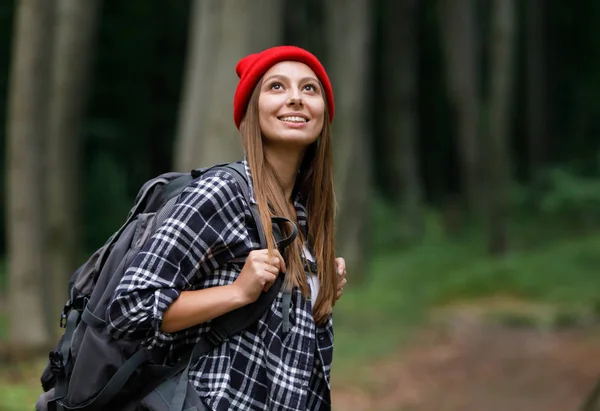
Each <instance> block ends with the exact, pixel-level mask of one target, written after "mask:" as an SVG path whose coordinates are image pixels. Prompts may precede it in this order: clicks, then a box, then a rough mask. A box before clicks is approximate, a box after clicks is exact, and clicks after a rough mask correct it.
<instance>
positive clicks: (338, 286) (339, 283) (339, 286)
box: [337, 277, 348, 290]
mask: <svg viewBox="0 0 600 411" xmlns="http://www.w3.org/2000/svg"><path fill="white" fill-rule="evenodd" d="M347 282H348V280H347V279H346V277H344V278H342V279H341V280H340V281H338V285H337V289H338V290H343V289H344V286H345V285H346V283H347Z"/></svg>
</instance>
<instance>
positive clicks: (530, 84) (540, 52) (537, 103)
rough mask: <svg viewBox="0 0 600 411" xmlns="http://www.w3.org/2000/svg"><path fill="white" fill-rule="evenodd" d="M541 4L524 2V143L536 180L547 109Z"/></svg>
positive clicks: (545, 141)
mask: <svg viewBox="0 0 600 411" xmlns="http://www.w3.org/2000/svg"><path fill="white" fill-rule="evenodd" d="M545 5H546V2H545V1H544V0H529V1H528V2H527V141H528V146H529V177H530V179H533V180H535V178H536V175H537V174H538V173H539V172H540V170H541V169H542V168H543V167H544V163H545V161H546V145H547V144H548V139H547V127H546V124H547V117H546V116H547V108H546V64H545V55H546V53H545V42H544V38H545V33H544V15H545V13H544V11H545Z"/></svg>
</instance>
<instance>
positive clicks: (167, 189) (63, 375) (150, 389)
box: [36, 162, 297, 411]
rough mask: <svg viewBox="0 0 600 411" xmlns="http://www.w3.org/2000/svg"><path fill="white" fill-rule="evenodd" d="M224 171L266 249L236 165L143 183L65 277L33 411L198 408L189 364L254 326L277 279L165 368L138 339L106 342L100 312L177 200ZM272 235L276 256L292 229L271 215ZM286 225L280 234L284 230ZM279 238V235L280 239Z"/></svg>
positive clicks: (161, 353) (157, 352)
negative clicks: (120, 218) (117, 220)
mask: <svg viewBox="0 0 600 411" xmlns="http://www.w3.org/2000/svg"><path fill="white" fill-rule="evenodd" d="M215 168H220V169H223V170H226V171H228V172H230V174H231V175H233V176H234V177H235V178H236V180H237V182H238V183H239V185H240V187H242V191H243V193H244V196H245V197H246V202H247V203H248V204H249V206H250V211H251V214H252V217H253V218H252V220H253V221H251V222H249V224H254V225H255V227H256V228H257V231H258V233H259V237H260V243H261V248H263V249H264V248H266V247H267V242H266V238H265V233H264V230H263V227H262V225H261V221H260V218H259V215H258V209H257V207H256V204H253V203H252V202H251V201H250V199H249V197H250V194H249V187H248V181H247V180H246V173H245V171H244V166H243V164H241V163H239V162H238V163H231V164H218V165H216V166H213V167H209V168H203V169H196V170H193V171H192V172H191V173H175V172H171V173H166V174H162V175H160V176H158V177H156V178H153V179H151V180H149V181H147V182H146V183H145V184H144V185H143V186H142V188H141V189H140V191H139V193H138V194H137V196H136V199H135V202H134V206H133V207H132V209H131V210H130V212H129V213H128V215H127V219H126V221H125V223H124V224H123V225H122V226H121V228H120V229H119V230H118V231H117V232H116V233H114V234H113V235H112V236H111V237H110V238H109V239H108V241H107V242H106V243H105V244H104V246H102V247H101V248H100V249H98V250H97V251H96V252H95V253H94V254H93V255H92V256H91V257H90V258H89V259H88V260H87V262H85V263H84V264H83V265H82V266H81V267H80V268H79V269H77V270H76V271H75V273H74V274H73V275H72V277H71V279H70V281H69V284H68V290H69V300H68V301H67V303H66V304H65V306H64V309H63V311H62V313H61V317H60V325H61V327H63V328H64V329H65V331H64V334H63V335H62V336H61V338H60V340H59V341H58V344H57V346H56V348H55V350H53V351H51V352H50V354H49V361H48V364H47V366H46V368H45V370H44V371H43V373H42V376H41V383H42V388H43V389H44V393H43V394H42V395H41V396H40V398H39V399H38V402H37V404H36V410H38V411H46V410H48V411H54V410H56V411H63V410H64V411H66V410H77V411H98V410H104V409H111V410H115V411H116V410H136V409H138V406H139V405H140V404H142V405H143V406H144V407H146V409H150V410H162V409H165V410H177V411H181V410H183V408H184V406H185V407H186V411H188V410H198V411H199V410H203V409H205V408H203V406H202V405H201V404H200V401H199V399H197V398H195V397H197V396H196V395H195V391H194V390H193V388H190V389H188V386H191V385H190V383H189V382H188V380H187V374H188V373H187V370H188V367H189V366H190V364H191V363H192V361H193V360H194V359H196V358H197V357H199V356H200V355H202V354H204V353H206V352H208V351H209V350H211V349H212V348H214V347H217V346H219V345H220V344H221V343H223V342H224V341H225V339H227V338H228V337H229V336H232V335H235V334H237V333H239V332H241V331H242V330H244V329H246V328H248V327H250V326H251V325H253V324H254V323H256V322H257V321H258V319H259V318H260V317H261V316H262V314H263V313H264V312H265V311H266V310H267V308H269V307H270V305H271V303H272V302H273V300H274V299H275V297H276V296H277V294H278V292H279V290H280V288H281V285H282V283H283V275H279V276H278V278H277V280H276V281H275V283H274V284H273V286H272V287H271V288H270V289H269V291H268V292H265V293H262V295H261V296H260V297H259V298H258V300H257V301H255V302H254V303H252V304H249V305H247V306H245V307H241V308H238V309H236V310H234V311H231V312H229V313H226V314H225V315H223V316H221V317H218V318H215V319H214V320H212V323H211V329H210V331H209V332H208V333H207V335H205V336H203V338H202V339H201V340H200V341H199V342H198V343H197V344H196V345H195V346H194V347H193V348H191V349H189V350H188V351H187V352H185V353H184V354H183V355H182V357H181V358H180V359H179V360H178V361H177V362H176V363H175V364H165V358H166V349H164V348H163V349H152V350H150V349H146V348H145V347H142V346H141V345H140V343H141V340H131V339H113V338H112V337H111V336H110V334H109V333H108V331H107V329H106V321H105V319H106V310H107V307H108V305H109V303H110V301H111V298H112V296H113V294H114V291H115V289H116V287H117V286H118V284H119V282H120V281H121V278H122V277H123V275H124V274H125V271H126V269H127V267H128V266H129V265H130V264H131V262H132V260H133V258H134V257H135V256H136V255H137V253H138V252H139V251H140V250H141V249H142V248H143V246H144V244H146V242H147V241H148V240H149V238H150V237H151V236H152V234H153V232H154V231H155V230H156V228H157V227H159V226H160V225H161V223H162V222H163V221H164V220H165V219H166V218H167V216H168V215H169V213H170V211H171V210H172V209H173V207H174V205H175V203H176V201H177V198H178V197H179V194H181V192H182V191H183V189H184V188H185V187H187V186H188V185H189V184H190V183H191V182H192V181H193V180H194V179H196V178H199V177H201V176H202V175H203V174H204V173H205V172H206V171H208V170H211V169H215ZM272 224H273V234H274V236H275V240H276V244H277V247H278V248H279V250H280V251H283V250H284V249H285V248H286V247H287V246H288V245H290V244H291V243H292V242H293V241H294V239H295V237H296V235H297V228H296V226H295V225H294V224H293V223H292V222H291V221H290V220H288V219H286V218H283V217H273V218H272ZM285 224H289V226H288V227H287V230H286V229H284V225H285ZM288 232H289V234H288V235H286V233H288Z"/></svg>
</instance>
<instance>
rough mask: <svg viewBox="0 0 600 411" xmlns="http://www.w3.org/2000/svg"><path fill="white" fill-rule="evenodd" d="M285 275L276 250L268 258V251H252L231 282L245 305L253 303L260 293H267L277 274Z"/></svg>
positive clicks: (280, 257)
mask: <svg viewBox="0 0 600 411" xmlns="http://www.w3.org/2000/svg"><path fill="white" fill-rule="evenodd" d="M280 271H281V272H282V273H285V261H284V260H283V257H282V256H281V254H280V253H279V251H278V250H274V252H273V255H272V256H271V258H269V250H266V249H265V250H254V251H251V252H250V254H248V257H247V258H246V263H245V264H244V267H243V268H242V272H241V273H240V275H239V276H238V278H237V279H236V280H235V281H234V282H233V284H232V285H233V286H234V287H235V288H236V289H237V291H238V292H239V293H240V295H241V297H242V300H243V301H244V303H246V304H250V303H253V302H254V301H256V300H257V299H258V297H259V296H260V293H261V292H263V291H268V290H269V288H271V286H272V285H273V283H274V282H275V280H276V279H277V276H278V275H279V272H280Z"/></svg>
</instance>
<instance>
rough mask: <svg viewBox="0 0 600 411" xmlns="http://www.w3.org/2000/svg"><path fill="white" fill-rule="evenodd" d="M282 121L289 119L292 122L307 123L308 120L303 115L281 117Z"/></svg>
mask: <svg viewBox="0 0 600 411" xmlns="http://www.w3.org/2000/svg"><path fill="white" fill-rule="evenodd" d="M280 120H281V121H289V122H292V123H306V122H307V121H308V120H307V119H305V118H302V117H295V116H293V117H281V118H280Z"/></svg>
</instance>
